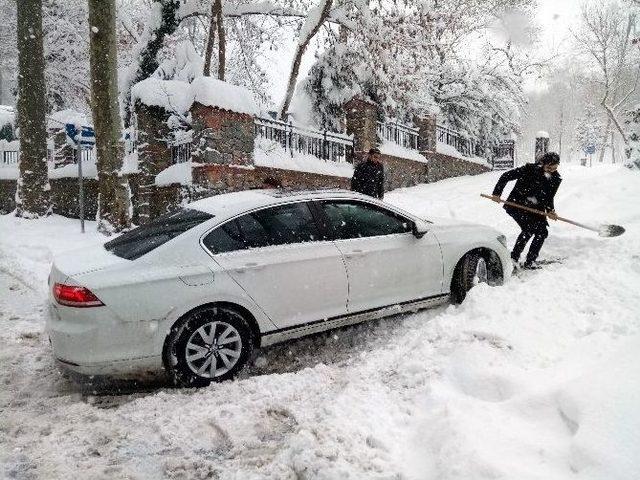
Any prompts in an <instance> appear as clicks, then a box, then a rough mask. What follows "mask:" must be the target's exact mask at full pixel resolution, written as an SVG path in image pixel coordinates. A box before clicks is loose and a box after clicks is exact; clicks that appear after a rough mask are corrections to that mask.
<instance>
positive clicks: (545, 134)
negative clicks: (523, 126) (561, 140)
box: [536, 130, 549, 138]
mask: <svg viewBox="0 0 640 480" xmlns="http://www.w3.org/2000/svg"><path fill="white" fill-rule="evenodd" d="M536 138H549V132H545V131H544V130H540V131H539V132H538V133H536Z"/></svg>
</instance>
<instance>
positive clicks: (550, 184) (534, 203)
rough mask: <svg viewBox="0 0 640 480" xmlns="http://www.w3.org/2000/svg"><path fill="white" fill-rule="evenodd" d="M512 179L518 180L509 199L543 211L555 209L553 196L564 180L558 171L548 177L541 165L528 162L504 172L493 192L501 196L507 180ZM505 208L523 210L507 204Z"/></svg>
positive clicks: (511, 210)
mask: <svg viewBox="0 0 640 480" xmlns="http://www.w3.org/2000/svg"><path fill="white" fill-rule="evenodd" d="M512 180H517V181H516V184H515V186H514V187H513V190H511V193H510V194H509V198H507V200H508V201H510V202H514V203H519V204H520V205H524V206H526V207H531V208H535V209H536V210H542V211H543V212H549V211H552V210H555V207H554V205H553V197H555V195H556V192H557V191H558V187H559V186H560V182H562V178H561V177H560V174H559V173H558V172H554V173H552V174H551V176H550V177H549V178H547V177H546V176H545V175H544V170H543V168H542V166H541V165H538V164H533V163H527V164H526V165H523V166H522V167H518V168H514V169H513V170H509V171H508V172H505V173H503V174H502V176H501V177H500V179H499V180H498V183H497V184H496V188H494V189H493V194H494V195H497V196H500V195H501V194H502V190H504V187H505V185H506V184H507V182H510V181H512ZM504 209H505V210H506V211H507V212H508V213H511V212H513V211H516V210H517V211H519V212H520V211H521V210H518V209H516V208H514V207H509V206H508V205H505V207H504Z"/></svg>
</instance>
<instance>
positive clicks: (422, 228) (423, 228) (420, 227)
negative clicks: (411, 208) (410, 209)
mask: <svg viewBox="0 0 640 480" xmlns="http://www.w3.org/2000/svg"><path fill="white" fill-rule="evenodd" d="M428 231H429V224H428V223H427V222H424V221H422V220H416V221H415V222H414V223H413V236H414V237H416V238H422V237H424V236H425V234H426V233H427V232H428Z"/></svg>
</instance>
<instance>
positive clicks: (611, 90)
mask: <svg viewBox="0 0 640 480" xmlns="http://www.w3.org/2000/svg"><path fill="white" fill-rule="evenodd" d="M636 21H637V18H636V15H635V13H634V12H633V11H631V10H630V9H623V8H620V5H617V4H615V3H614V4H607V5H605V4H601V3H600V2H597V3H588V4H585V5H584V6H583V8H582V13H581V23H582V25H581V29H580V30H578V31H577V32H573V36H574V38H575V39H576V41H577V43H578V44H579V45H580V46H581V47H582V48H583V49H584V51H585V52H586V53H587V55H589V56H590V57H591V58H592V59H593V60H594V61H595V65H596V72H597V77H598V83H599V85H600V87H601V92H602V97H601V99H600V106H601V107H602V108H603V109H604V111H605V112H606V115H607V117H608V124H611V125H613V127H614V128H615V130H617V131H618V133H619V134H620V137H621V138H622V140H623V142H624V143H625V145H626V146H627V148H628V147H629V138H628V135H627V133H626V132H625V130H624V128H623V127H622V121H621V119H620V118H619V117H620V114H621V112H622V111H623V110H624V109H625V106H626V104H627V102H628V101H629V99H630V98H631V96H632V95H633V94H634V92H635V91H636V90H637V88H638V84H639V81H640V58H639V57H638V52H637V51H636V50H637V49H636V48H635V47H634V42H633V36H632V34H633V31H634V28H635V25H636ZM609 133H610V130H609V128H605V130H604V132H603V135H604V138H603V144H604V143H606V141H607V138H608V136H609Z"/></svg>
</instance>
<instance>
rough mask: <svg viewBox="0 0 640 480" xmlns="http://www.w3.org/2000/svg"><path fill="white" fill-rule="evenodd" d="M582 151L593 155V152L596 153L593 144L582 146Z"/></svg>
mask: <svg viewBox="0 0 640 480" xmlns="http://www.w3.org/2000/svg"><path fill="white" fill-rule="evenodd" d="M584 153H586V154H587V155H593V154H594V153H596V146H595V145H593V144H591V145H587V146H586V147H584Z"/></svg>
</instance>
